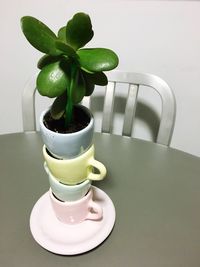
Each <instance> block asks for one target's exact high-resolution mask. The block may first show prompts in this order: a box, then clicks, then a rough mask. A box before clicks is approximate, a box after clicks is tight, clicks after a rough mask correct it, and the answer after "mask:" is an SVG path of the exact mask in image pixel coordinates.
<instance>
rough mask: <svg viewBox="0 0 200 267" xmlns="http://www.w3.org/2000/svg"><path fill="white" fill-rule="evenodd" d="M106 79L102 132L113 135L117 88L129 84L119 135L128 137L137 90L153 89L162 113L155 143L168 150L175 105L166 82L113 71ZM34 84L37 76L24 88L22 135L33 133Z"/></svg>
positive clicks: (89, 99) (130, 132)
mask: <svg viewBox="0 0 200 267" xmlns="http://www.w3.org/2000/svg"><path fill="white" fill-rule="evenodd" d="M107 77H108V81H109V82H108V85H107V86H106V91H105V96H104V107H103V112H102V127H101V132H103V133H112V122H113V107H114V98H115V88H116V84H117V83H125V84H128V86H129V88H128V95H127V97H126V106H125V114H124V122H123V129H122V135H123V136H131V135H132V128H133V123H134V118H135V111H136V103H137V96H138V90H139V88H140V86H148V87H151V88H153V89H155V90H156V92H157V93H158V94H159V96H160V97H161V100H162V112H161V118H160V125H159V129H158V134H157V138H156V142H157V143H160V144H163V145H166V146H168V145H169V144H170V141H171V137H172V133H173V129H174V122H175V115H176V102H175V97H174V94H173V92H172V90H171V89H170V87H169V86H168V85H167V84H166V82H165V81H163V80H162V79H161V78H159V77H157V76H155V75H152V74H143V73H127V72H119V71H112V72H110V73H107ZM35 80H36V76H35V77H33V78H32V79H31V80H29V82H28V83H27V85H26V86H25V89H24V91H23V96H22V112H23V129H24V131H25V132H26V131H35V130H36V120H35V91H36V85H35ZM90 102H91V97H85V98H84V99H83V101H82V104H83V105H85V106H87V107H88V108H90Z"/></svg>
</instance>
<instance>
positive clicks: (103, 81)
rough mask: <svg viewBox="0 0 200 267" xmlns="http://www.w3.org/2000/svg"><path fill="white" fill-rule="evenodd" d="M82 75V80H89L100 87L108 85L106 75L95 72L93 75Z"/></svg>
mask: <svg viewBox="0 0 200 267" xmlns="http://www.w3.org/2000/svg"><path fill="white" fill-rule="evenodd" d="M83 73H84V78H85V79H87V80H89V81H90V82H91V83H93V84H96V85H100V86H105V85H107V84H108V79H107V77H106V75H105V74H104V73H103V72H96V73H93V74H90V73H86V72H83Z"/></svg>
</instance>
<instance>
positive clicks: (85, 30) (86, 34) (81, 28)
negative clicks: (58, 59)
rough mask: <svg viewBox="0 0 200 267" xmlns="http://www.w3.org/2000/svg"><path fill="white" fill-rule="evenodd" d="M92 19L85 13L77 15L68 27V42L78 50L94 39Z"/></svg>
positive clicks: (69, 22)
mask: <svg viewBox="0 0 200 267" xmlns="http://www.w3.org/2000/svg"><path fill="white" fill-rule="evenodd" d="M93 35H94V32H93V30H92V24H91V20H90V17H89V16H88V15H87V14H85V13H77V14H75V15H74V16H73V18H72V19H71V20H69V21H68V23H67V26H66V41H67V44H69V45H70V46H71V47H73V48H74V49H75V50H77V49H78V48H80V47H83V46H84V45H85V44H87V43H88V42H89V41H90V40H91V39H92V37H93Z"/></svg>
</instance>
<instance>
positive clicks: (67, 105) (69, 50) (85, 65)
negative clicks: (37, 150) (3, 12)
mask: <svg viewBox="0 0 200 267" xmlns="http://www.w3.org/2000/svg"><path fill="white" fill-rule="evenodd" d="M21 27H22V31H23V33H24V35H25V37H26V39H27V40H28V42H29V43H30V44H31V45H32V46H33V47H34V48H36V49H37V50H39V51H40V52H42V53H44V55H43V56H42V57H41V59H40V60H39V62H38V68H39V69H40V72H39V74H38V76H37V80H36V86H37V90H38V92H39V93H40V94H41V95H42V96H47V97H50V98H55V100H54V102H53V104H52V106H51V110H50V114H51V116H52V118H53V119H54V120H59V119H60V118H61V117H63V118H64V121H65V127H66V128H67V127H68V126H69V125H70V124H71V123H73V110H74V105H76V104H77V103H80V102H81V100H82V99H83V97H84V96H89V95H91V94H92V93H93V90H94V87H95V85H100V86H105V85H107V83H108V80H107V77H106V75H105V74H104V71H109V70H112V69H114V68H115V67H117V65H118V57H117V55H116V54H115V53H114V52H113V51H112V50H110V49H107V48H82V47H84V46H85V45H86V44H87V43H88V42H89V41H90V40H91V39H92V38H93V35H94V32H93V30H92V24H91V20H90V17H89V16H88V15H87V14H85V13H77V14H75V15H74V16H73V18H72V19H71V20H69V21H68V22H67V24H66V26H63V27H61V28H60V29H59V31H58V34H57V35H56V34H55V33H54V32H53V31H52V30H51V29H50V28H48V27H47V26H46V25H45V24H44V23H42V22H41V21H39V20H38V19H36V18H34V17H31V16H24V17H22V18H21Z"/></svg>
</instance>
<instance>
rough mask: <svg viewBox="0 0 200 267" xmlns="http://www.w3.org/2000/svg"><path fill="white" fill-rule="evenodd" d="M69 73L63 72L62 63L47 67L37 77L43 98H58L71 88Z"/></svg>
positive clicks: (39, 90) (38, 87)
mask: <svg viewBox="0 0 200 267" xmlns="http://www.w3.org/2000/svg"><path fill="white" fill-rule="evenodd" d="M69 77H70V76H68V74H67V71H63V69H62V67H61V66H60V62H56V63H52V64H49V65H47V66H45V67H44V68H43V69H42V70H41V71H40V73H39V75H38V77H37V89H38V92H39V93H40V94H41V95H43V96H48V97H57V96H60V95H62V94H63V93H64V92H65V90H66V88H67V87H68V86H69V79H70V78H69Z"/></svg>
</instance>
